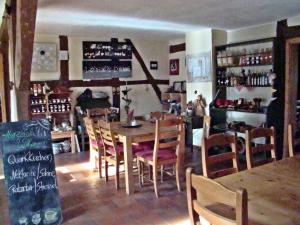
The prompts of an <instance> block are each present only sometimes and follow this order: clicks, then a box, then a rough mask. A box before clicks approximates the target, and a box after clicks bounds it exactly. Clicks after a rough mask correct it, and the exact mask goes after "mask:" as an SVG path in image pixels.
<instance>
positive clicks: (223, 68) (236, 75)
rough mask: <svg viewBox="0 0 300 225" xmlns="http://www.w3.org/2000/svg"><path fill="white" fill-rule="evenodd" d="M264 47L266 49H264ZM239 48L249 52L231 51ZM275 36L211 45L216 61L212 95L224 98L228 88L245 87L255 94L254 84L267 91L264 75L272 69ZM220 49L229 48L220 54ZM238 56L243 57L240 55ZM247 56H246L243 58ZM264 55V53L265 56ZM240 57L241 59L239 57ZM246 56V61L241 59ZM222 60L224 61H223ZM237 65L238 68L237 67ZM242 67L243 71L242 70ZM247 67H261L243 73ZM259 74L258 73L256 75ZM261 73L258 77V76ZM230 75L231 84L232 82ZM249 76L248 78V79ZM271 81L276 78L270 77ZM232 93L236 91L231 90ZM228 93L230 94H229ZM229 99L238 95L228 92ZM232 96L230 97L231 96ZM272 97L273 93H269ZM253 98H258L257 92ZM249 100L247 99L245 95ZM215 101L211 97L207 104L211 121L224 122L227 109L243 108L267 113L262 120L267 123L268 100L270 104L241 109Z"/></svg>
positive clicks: (251, 111) (241, 110)
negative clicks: (215, 94)
mask: <svg viewBox="0 0 300 225" xmlns="http://www.w3.org/2000/svg"><path fill="white" fill-rule="evenodd" d="M267 49H268V50H267ZM239 51H244V52H245V51H249V52H252V53H251V54H238V53H234V52H239ZM275 51H276V38H267V39H260V40H254V41H247V42H240V43H233V44H228V45H222V46H217V47H216V48H215V65H216V83H215V87H216V93H218V95H217V96H216V98H215V100H216V99H227V98H228V91H229V88H238V87H239V88H243V87H245V88H247V90H246V91H248V92H249V93H251V94H252V95H253V93H254V95H255V91H256V88H263V89H261V90H260V91H261V92H264V91H263V90H265V91H266V92H270V89H271V88H273V87H272V85H271V82H270V80H269V76H267V72H268V71H270V70H272V71H274V72H275V73H276V66H275V64H276V63H277V62H276V56H275ZM224 52H231V53H230V55H229V56H226V57H223V56H221V57H220V55H222V54H224ZM241 57H244V58H243V59H241ZM247 57H250V58H247ZM264 57H267V58H266V59H265V58H264ZM224 58H225V59H226V60H228V59H229V58H230V59H229V60H228V61H229V62H230V63H228V64H227V65H222V59H224ZM243 60H244V61H243ZM245 60H246V61H245ZM245 62H246V63H245ZM225 64H226V63H225ZM239 69H240V71H238V70H239ZM242 69H244V73H242ZM247 70H250V71H251V72H253V71H261V72H257V73H256V72H254V73H253V74H252V73H250V76H249V77H247ZM258 74H260V76H258ZM261 77H262V78H261ZM232 79H236V80H234V81H235V82H234V84H232V83H233V82H232ZM251 79H256V80H255V83H254V84H253V83H252V80H251ZM249 80H250V82H249ZM273 82H276V80H275V81H273ZM230 93H231V95H232V93H238V92H237V91H236V92H233V91H231V92H230ZM230 97H231V98H230ZM230 97H229V98H230V100H236V99H239V98H240V96H239V95H238V94H237V95H236V96H230ZM232 97H234V99H232ZM272 97H274V96H272ZM257 98H260V96H259V95H258V96H257ZM249 100H250V99H249ZM215 103H216V101H213V102H212V103H211V104H210V107H209V109H210V115H211V116H212V118H213V120H212V125H215V124H220V123H226V122H227V112H243V113H255V114H265V115H267V119H266V124H267V125H268V124H270V118H269V116H268V114H269V113H270V112H271V111H272V110H273V109H272V106H271V105H272V102H271V103H270V105H267V106H263V107H260V108H254V109H243V108H239V107H235V108H226V107H225V108H218V107H217V105H216V104H215Z"/></svg>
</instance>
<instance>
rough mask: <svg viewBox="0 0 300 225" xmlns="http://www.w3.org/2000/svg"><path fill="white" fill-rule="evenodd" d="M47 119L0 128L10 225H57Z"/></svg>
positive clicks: (58, 212) (57, 205)
mask: <svg viewBox="0 0 300 225" xmlns="http://www.w3.org/2000/svg"><path fill="white" fill-rule="evenodd" d="M50 130H51V129H50V123H49V121H48V120H45V119H42V120H33V121H20V122H14V123H5V124H2V125H0V141H1V151H2V153H3V165H4V176H5V184H6V191H7V196H8V202H9V214H10V220H11V224H12V225H57V224H60V223H61V222H62V215H61V207H60V200H59V193H58V185H57V181H56V173H55V164H54V155H53V152H52V147H51V146H52V144H51V134H50Z"/></svg>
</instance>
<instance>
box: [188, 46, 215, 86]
mask: <svg viewBox="0 0 300 225" xmlns="http://www.w3.org/2000/svg"><path fill="white" fill-rule="evenodd" d="M186 63H187V81H188V82H209V81H211V52H204V53H199V54H195V55H188V56H187V58H186Z"/></svg>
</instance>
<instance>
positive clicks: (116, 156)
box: [98, 120, 142, 189]
mask: <svg viewBox="0 0 300 225" xmlns="http://www.w3.org/2000/svg"><path fill="white" fill-rule="evenodd" d="M98 127H99V132H100V136H101V139H102V143H103V148H104V151H103V152H104V154H103V157H104V161H105V167H104V168H105V180H106V181H108V163H111V164H113V165H114V166H115V169H116V176H115V186H116V189H119V188H120V185H119V184H120V182H119V177H120V164H121V162H122V161H124V148H123V144H122V143H120V142H118V140H117V137H116V136H115V135H114V132H113V130H112V128H111V123H109V122H106V121H104V120H99V121H98ZM138 151H142V148H141V147H140V146H139V145H133V146H132V152H133V155H135V154H136V152H138Z"/></svg>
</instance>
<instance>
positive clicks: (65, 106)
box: [29, 92, 72, 123]
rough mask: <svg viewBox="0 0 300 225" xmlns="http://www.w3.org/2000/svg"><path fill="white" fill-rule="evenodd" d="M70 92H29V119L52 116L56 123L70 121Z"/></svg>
mask: <svg viewBox="0 0 300 225" xmlns="http://www.w3.org/2000/svg"><path fill="white" fill-rule="evenodd" d="M70 95H71V92H59V93H53V92H52V93H51V92H50V93H47V94H37V95H34V94H31V95H30V100H29V101H30V102H29V103H30V104H29V105H30V112H31V119H40V118H50V117H51V118H52V119H55V121H56V122H57V123H60V122H63V121H70V122H71V114H72V112H71V109H72V104H71V98H70Z"/></svg>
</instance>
